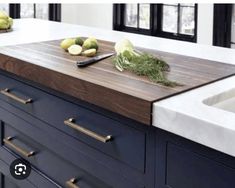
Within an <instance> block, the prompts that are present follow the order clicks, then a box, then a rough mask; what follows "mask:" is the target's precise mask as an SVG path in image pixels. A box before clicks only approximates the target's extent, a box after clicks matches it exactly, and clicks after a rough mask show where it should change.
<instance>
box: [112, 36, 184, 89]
mask: <svg viewBox="0 0 235 188" xmlns="http://www.w3.org/2000/svg"><path fill="white" fill-rule="evenodd" d="M115 50H116V53H117V56H116V57H115V58H114V60H113V62H114V65H115V67H116V68H117V69H118V70H119V71H121V72H122V71H124V70H128V71H131V72H134V73H135V74H137V75H139V76H147V77H148V78H149V79H150V80H151V81H152V82H155V83H159V84H162V85H165V86H169V87H174V86H177V85H180V84H178V83H177V82H174V81H170V80H168V79H167V78H166V76H165V73H166V72H168V71H170V67H169V65H168V64H167V63H166V62H165V61H163V60H161V59H159V58H156V57H154V56H152V55H150V54H147V53H141V52H137V51H135V50H134V47H133V45H132V44H131V43H130V42H128V41H126V39H125V41H124V42H123V41H121V42H120V43H117V44H116V45H115Z"/></svg>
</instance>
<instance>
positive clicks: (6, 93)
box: [0, 88, 33, 104]
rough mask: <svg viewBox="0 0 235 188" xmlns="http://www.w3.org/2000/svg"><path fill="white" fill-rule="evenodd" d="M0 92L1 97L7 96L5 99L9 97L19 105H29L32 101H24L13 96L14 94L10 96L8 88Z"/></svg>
mask: <svg viewBox="0 0 235 188" xmlns="http://www.w3.org/2000/svg"><path fill="white" fill-rule="evenodd" d="M0 92H1V93H2V94H3V95H5V96H7V97H9V98H11V99H13V100H15V101H18V102H20V103H22V104H28V103H31V102H32V101H33V100H32V99H26V100H24V99H21V98H20V97H18V96H16V95H14V94H12V93H10V90H9V89H8V88H6V89H3V90H1V91H0Z"/></svg>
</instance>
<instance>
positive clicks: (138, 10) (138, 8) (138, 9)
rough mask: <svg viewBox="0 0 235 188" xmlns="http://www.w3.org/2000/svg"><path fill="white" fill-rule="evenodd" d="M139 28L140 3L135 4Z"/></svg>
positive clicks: (138, 26)
mask: <svg viewBox="0 0 235 188" xmlns="http://www.w3.org/2000/svg"><path fill="white" fill-rule="evenodd" d="M139 28H140V4H139V3H138V4H137V29H139Z"/></svg>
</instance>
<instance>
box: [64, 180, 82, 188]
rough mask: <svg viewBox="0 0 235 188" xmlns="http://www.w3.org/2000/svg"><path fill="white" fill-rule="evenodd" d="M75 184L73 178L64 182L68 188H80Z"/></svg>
mask: <svg viewBox="0 0 235 188" xmlns="http://www.w3.org/2000/svg"><path fill="white" fill-rule="evenodd" d="M75 183H76V179H75V178H72V179H70V180H69V181H66V185H67V186H68V187H69V188H80V187H79V186H77V185H75Z"/></svg>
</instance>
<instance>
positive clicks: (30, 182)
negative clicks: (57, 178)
mask: <svg viewBox="0 0 235 188" xmlns="http://www.w3.org/2000/svg"><path fill="white" fill-rule="evenodd" d="M15 159H17V157H16V156H15V155H14V154H12V153H11V152H9V151H8V150H6V149H3V147H1V155H0V172H1V173H2V174H3V177H2V184H3V187H1V188H12V187H8V186H9V185H14V186H16V187H17V188H62V187H61V186H58V185H56V184H55V183H54V182H53V181H52V180H50V179H49V178H48V177H46V176H45V175H42V173H41V172H40V171H38V170H37V169H34V168H32V170H31V173H30V176H29V177H28V178H27V179H24V180H17V179H15V178H13V177H12V176H11V174H10V164H11V163H12V162H13V161H14V160H15ZM5 179H6V181H7V182H6V183H5ZM4 186H5V187H4Z"/></svg>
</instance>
